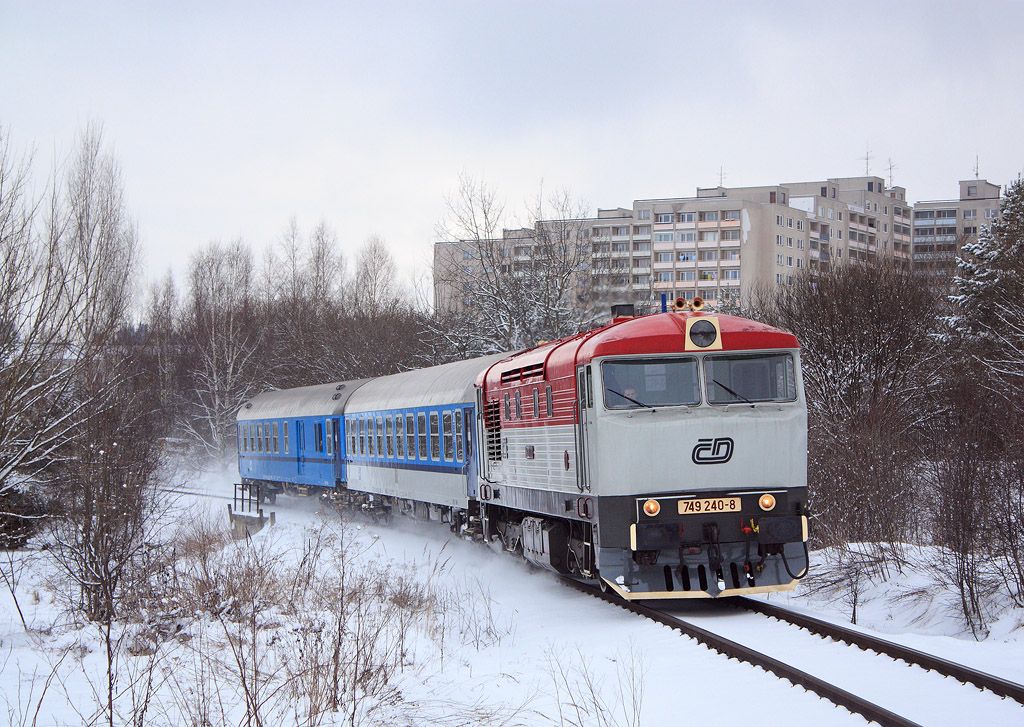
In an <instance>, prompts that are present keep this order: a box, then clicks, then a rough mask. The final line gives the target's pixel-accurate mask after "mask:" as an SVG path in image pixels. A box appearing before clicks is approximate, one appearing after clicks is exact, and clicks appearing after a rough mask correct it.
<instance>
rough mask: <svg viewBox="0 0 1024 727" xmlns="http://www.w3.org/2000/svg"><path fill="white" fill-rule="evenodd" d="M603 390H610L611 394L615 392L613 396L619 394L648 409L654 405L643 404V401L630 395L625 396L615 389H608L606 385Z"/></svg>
mask: <svg viewBox="0 0 1024 727" xmlns="http://www.w3.org/2000/svg"><path fill="white" fill-rule="evenodd" d="M604 390H605V391H608V392H610V393H612V394H615V396H621V397H622V398H623V399H625V400H626V401H631V402H633V403H634V404H636V405H637V406H643V407H647V408H648V409H653V408H654V407H653V406H651V405H650V404H644V403H643V402H642V401H637V400H636V399H634V398H633V397H632V396H626V395H625V394H620V393H619V392H617V391H616V390H615V389H609V388H608V387H607V386H606V387H604Z"/></svg>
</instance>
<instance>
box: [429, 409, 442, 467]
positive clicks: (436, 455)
mask: <svg viewBox="0 0 1024 727" xmlns="http://www.w3.org/2000/svg"><path fill="white" fill-rule="evenodd" d="M438 424H439V422H438V417H437V412H431V414H430V459H432V460H433V461H434V462H437V461H438V460H440V459H441V437H440V432H439V431H438Z"/></svg>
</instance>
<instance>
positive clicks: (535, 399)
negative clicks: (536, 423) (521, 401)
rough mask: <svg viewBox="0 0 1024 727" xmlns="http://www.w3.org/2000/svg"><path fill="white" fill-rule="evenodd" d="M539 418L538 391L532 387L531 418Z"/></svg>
mask: <svg viewBox="0 0 1024 727" xmlns="http://www.w3.org/2000/svg"><path fill="white" fill-rule="evenodd" d="M539 416H540V391H539V390H538V389H537V387H536V386H534V387H533V418H534V419H537V418H538V417H539Z"/></svg>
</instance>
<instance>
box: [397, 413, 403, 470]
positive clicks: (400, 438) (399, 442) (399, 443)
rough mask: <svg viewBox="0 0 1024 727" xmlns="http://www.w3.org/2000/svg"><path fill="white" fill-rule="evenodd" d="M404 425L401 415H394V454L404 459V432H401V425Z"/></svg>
mask: <svg viewBox="0 0 1024 727" xmlns="http://www.w3.org/2000/svg"><path fill="white" fill-rule="evenodd" d="M404 423H405V419H404V418H403V417H402V415H401V414H396V415H395V454H396V455H398V456H399V457H402V458H403V459H404V458H405V432H404V431H403V430H402V425H403V424H404Z"/></svg>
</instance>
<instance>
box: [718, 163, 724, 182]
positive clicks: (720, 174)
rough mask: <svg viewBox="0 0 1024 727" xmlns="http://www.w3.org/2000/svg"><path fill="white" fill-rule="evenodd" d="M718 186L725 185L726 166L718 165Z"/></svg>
mask: <svg viewBox="0 0 1024 727" xmlns="http://www.w3.org/2000/svg"><path fill="white" fill-rule="evenodd" d="M718 186H719V187H724V186H725V167H721V166H720V167H718Z"/></svg>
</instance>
